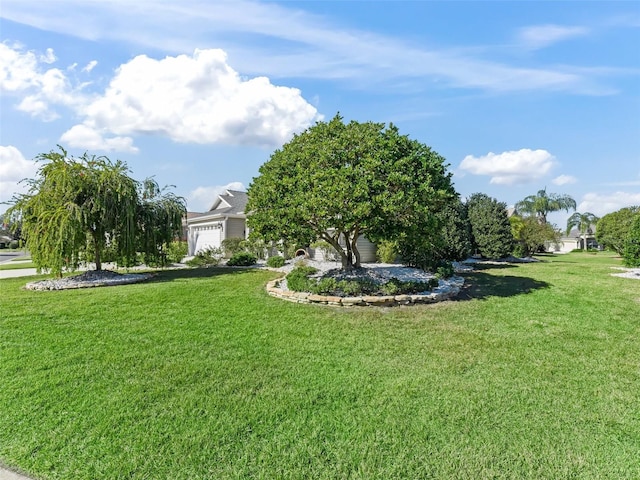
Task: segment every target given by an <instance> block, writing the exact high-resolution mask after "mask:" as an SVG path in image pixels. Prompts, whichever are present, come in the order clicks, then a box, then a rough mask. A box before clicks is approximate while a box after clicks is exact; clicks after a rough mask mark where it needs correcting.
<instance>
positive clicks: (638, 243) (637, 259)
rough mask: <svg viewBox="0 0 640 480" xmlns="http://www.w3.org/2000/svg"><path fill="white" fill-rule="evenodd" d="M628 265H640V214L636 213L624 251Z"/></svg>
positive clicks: (625, 261)
mask: <svg viewBox="0 0 640 480" xmlns="http://www.w3.org/2000/svg"><path fill="white" fill-rule="evenodd" d="M623 258H624V264H625V265H626V266H627V267H640V215H636V216H635V217H634V219H633V223H632V224H631V228H629V232H628V233H627V238H626V239H625V242H624V252H623Z"/></svg>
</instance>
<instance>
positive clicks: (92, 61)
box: [82, 60, 98, 73]
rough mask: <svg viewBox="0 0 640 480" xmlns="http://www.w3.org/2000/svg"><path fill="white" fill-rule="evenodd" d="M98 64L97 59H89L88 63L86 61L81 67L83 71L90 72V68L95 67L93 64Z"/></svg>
mask: <svg viewBox="0 0 640 480" xmlns="http://www.w3.org/2000/svg"><path fill="white" fill-rule="evenodd" d="M96 65H98V61H97V60H91V61H90V62H89V63H87V64H86V65H85V66H84V68H83V69H82V71H83V72H87V73H89V72H91V70H93V69H94V68H95V66H96Z"/></svg>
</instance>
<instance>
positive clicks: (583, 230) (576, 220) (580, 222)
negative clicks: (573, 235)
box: [567, 212, 598, 250]
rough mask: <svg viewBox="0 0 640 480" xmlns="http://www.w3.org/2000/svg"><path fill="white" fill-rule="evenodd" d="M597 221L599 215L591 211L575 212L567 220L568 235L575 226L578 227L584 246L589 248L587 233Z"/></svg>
mask: <svg viewBox="0 0 640 480" xmlns="http://www.w3.org/2000/svg"><path fill="white" fill-rule="evenodd" d="M597 221H598V217H596V216H595V215H594V214H593V213H591V212H584V213H580V212H574V213H573V215H571V216H570V217H569V219H568V220H567V235H569V233H570V232H571V230H572V229H573V228H577V229H578V231H579V232H580V236H581V237H582V248H583V250H587V233H590V232H591V226H592V225H595V224H596V222H597Z"/></svg>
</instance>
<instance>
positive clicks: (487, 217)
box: [466, 193, 514, 258]
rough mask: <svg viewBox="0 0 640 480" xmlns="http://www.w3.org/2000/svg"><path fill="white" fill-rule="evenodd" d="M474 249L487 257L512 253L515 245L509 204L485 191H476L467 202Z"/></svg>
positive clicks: (497, 256)
mask: <svg viewBox="0 0 640 480" xmlns="http://www.w3.org/2000/svg"><path fill="white" fill-rule="evenodd" d="M466 207H467V212H468V213H467V214H468V217H469V224H470V225H471V240H472V245H473V249H474V250H476V251H477V252H478V253H480V255H482V256H483V257H485V258H502V257H506V256H508V255H509V254H511V252H512V250H513V245H514V238H513V234H512V233H511V224H510V223H509V217H508V215H507V205H506V204H505V203H504V202H499V201H498V200H496V199H495V198H492V197H490V196H488V195H486V194H484V193H474V194H473V195H471V196H470V197H469V198H468V199H467V202H466Z"/></svg>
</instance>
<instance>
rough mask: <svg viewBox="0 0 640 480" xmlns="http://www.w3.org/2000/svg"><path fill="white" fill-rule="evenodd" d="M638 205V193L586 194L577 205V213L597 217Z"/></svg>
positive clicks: (639, 203) (639, 200)
mask: <svg viewBox="0 0 640 480" xmlns="http://www.w3.org/2000/svg"><path fill="white" fill-rule="evenodd" d="M634 205H640V192H614V193H587V194H585V195H584V196H583V197H582V201H581V202H580V203H579V204H578V208H577V211H578V212H591V213H593V214H595V215H597V216H598V217H602V216H603V215H606V214H607V213H611V212H615V211H616V210H620V209H621V208H624V207H631V206H634Z"/></svg>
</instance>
